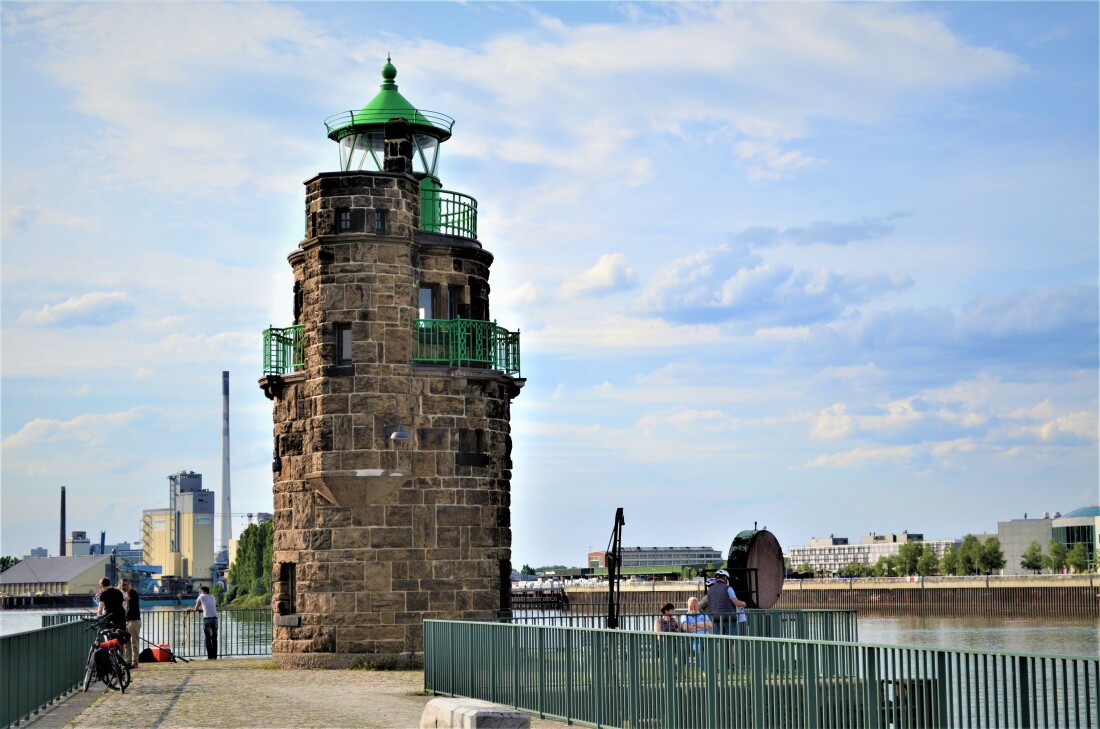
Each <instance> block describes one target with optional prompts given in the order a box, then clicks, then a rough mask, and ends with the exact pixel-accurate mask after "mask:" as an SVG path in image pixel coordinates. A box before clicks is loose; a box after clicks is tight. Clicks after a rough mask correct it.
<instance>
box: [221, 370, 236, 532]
mask: <svg viewBox="0 0 1100 729" xmlns="http://www.w3.org/2000/svg"><path fill="white" fill-rule="evenodd" d="M232 512H233V509H232V508H231V504H230V498H229V372H228V371H222V543H221V547H220V548H221V549H224V550H226V554H228V550H229V540H230V539H232V538H233V517H232Z"/></svg>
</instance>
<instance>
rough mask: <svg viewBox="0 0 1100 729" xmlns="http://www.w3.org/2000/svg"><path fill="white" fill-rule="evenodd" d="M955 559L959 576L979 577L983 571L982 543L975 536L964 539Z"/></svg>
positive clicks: (971, 535)
mask: <svg viewBox="0 0 1100 729" xmlns="http://www.w3.org/2000/svg"><path fill="white" fill-rule="evenodd" d="M955 559H956V561H957V566H956V570H957V574H960V575H978V574H981V571H982V543H981V542H979V541H978V538H977V537H976V536H974V535H973V534H967V535H966V536H965V537H963V540H962V544H960V545H959V549H958V552H956V555H955Z"/></svg>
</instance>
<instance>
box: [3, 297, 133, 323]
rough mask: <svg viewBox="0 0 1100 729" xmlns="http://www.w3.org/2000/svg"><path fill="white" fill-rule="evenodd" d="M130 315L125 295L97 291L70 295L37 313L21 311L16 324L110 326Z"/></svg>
mask: <svg viewBox="0 0 1100 729" xmlns="http://www.w3.org/2000/svg"><path fill="white" fill-rule="evenodd" d="M133 313H134V306H133V305H132V304H131V303H130V302H129V300H128V298H127V296H126V294H125V292H122V291H110V292H96V293H92V294H85V295H83V296H73V297H71V298H69V299H66V300H65V301H63V302H61V303H60V304H52V305H46V306H43V307H42V308H40V309H38V310H37V311H24V312H23V313H22V314H20V315H19V323H20V324H21V325H23V326H29V327H76V326H97V327H98V326H110V325H112V324H117V323H118V322H120V321H122V320H123V319H126V318H128V317H129V316H131V315H132V314H133Z"/></svg>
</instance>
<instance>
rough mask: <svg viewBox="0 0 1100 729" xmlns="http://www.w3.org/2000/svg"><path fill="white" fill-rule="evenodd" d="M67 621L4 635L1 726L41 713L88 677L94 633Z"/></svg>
mask: <svg viewBox="0 0 1100 729" xmlns="http://www.w3.org/2000/svg"><path fill="white" fill-rule="evenodd" d="M85 628H86V626H85V625H84V624H83V623H79V622H77V623H66V624H60V625H55V626H53V627H49V628H41V629H39V630H29V631H26V632H24V633H14V634H12V635H5V636H3V637H0V726H11V725H12V724H15V723H16V722H19V721H21V720H23V719H25V718H26V717H28V716H32V715H34V714H37V713H38V712H39V711H41V710H42V709H44V708H45V707H47V706H49V705H50V704H52V703H53V702H54V701H56V700H57V699H59V698H61V697H62V696H64V695H65V694H67V693H69V692H70V691H72V690H73V689H75V688H76V686H77V684H79V683H80V680H81V679H82V678H83V677H84V662H85V660H87V658H88V646H89V645H91V642H92V639H91V634H90V633H88V632H87V631H86V630H85Z"/></svg>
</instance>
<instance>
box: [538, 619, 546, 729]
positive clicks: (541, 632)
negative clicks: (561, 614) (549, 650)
mask: <svg viewBox="0 0 1100 729" xmlns="http://www.w3.org/2000/svg"><path fill="white" fill-rule="evenodd" d="M536 630H537V631H538V636H539V641H538V647H539V652H538V655H539V697H538V712H539V718H540V719H545V718H546V706H545V703H544V702H545V700H546V629H545V628H536Z"/></svg>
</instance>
